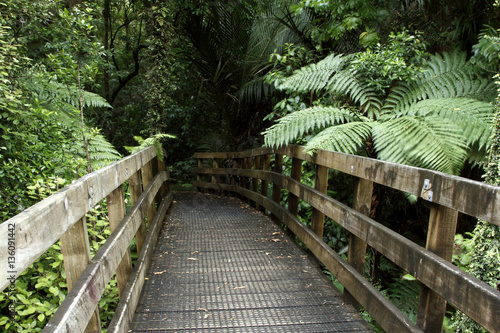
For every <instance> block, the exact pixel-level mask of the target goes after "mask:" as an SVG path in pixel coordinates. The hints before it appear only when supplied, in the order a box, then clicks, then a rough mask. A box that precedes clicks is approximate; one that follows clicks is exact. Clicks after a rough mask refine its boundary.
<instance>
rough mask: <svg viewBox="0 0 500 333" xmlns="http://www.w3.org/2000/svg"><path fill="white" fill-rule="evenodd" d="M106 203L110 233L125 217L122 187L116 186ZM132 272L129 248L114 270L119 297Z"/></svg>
mask: <svg viewBox="0 0 500 333" xmlns="http://www.w3.org/2000/svg"><path fill="white" fill-rule="evenodd" d="M106 199H107V202H108V216H109V228H110V230H111V233H113V231H114V230H115V229H116V228H117V227H118V225H119V224H120V223H121V221H122V220H123V218H124V217H125V200H124V197H123V185H120V186H118V188H116V189H115V190H114V191H113V192H111V193H110V194H109V195H108V196H107V197H106ZM131 271H132V259H131V256H130V247H129V248H128V250H127V252H126V253H125V254H124V256H123V258H122V260H121V262H120V264H119V265H118V268H117V269H116V279H117V282H118V294H119V295H120V296H121V295H122V293H123V290H124V289H125V285H126V284H127V280H128V278H129V276H130V273H131Z"/></svg>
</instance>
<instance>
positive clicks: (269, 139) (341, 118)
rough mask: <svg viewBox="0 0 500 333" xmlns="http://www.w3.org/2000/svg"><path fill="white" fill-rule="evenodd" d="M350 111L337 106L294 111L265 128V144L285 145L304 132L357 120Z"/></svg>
mask: <svg viewBox="0 0 500 333" xmlns="http://www.w3.org/2000/svg"><path fill="white" fill-rule="evenodd" d="M358 119H359V117H357V116H355V115H354V114H353V112H352V111H350V110H348V109H345V108H338V107H312V108H309V109H305V110H301V111H296V112H294V113H291V114H289V115H287V116H286V117H283V118H281V119H279V120H278V123H277V124H275V125H273V126H272V127H270V128H269V129H267V130H266V131H265V132H264V133H263V134H264V135H265V144H266V145H267V146H282V145H287V144H290V143H292V142H294V140H296V139H297V138H299V137H300V136H302V135H303V134H305V133H308V132H310V131H313V130H318V129H322V128H325V127H327V126H332V125H336V124H342V123H344V122H347V121H355V120H358Z"/></svg>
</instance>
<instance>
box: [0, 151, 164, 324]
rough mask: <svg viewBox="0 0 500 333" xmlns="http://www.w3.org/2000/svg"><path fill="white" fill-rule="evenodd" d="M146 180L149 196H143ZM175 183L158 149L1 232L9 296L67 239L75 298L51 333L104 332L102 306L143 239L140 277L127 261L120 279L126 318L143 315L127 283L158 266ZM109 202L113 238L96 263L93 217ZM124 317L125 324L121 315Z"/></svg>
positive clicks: (89, 180) (90, 179)
mask: <svg viewBox="0 0 500 333" xmlns="http://www.w3.org/2000/svg"><path fill="white" fill-rule="evenodd" d="M152 163H154V164H153V167H152ZM156 164H158V166H157V167H156ZM151 170H156V174H155V175H153V173H152V171H151ZM144 172H146V173H147V174H148V176H147V177H149V179H150V178H151V177H152V176H154V178H153V179H152V180H151V182H150V181H149V179H146V177H144V176H142V177H141V173H144ZM141 178H142V183H143V186H144V191H143V192H142V189H140V183H141ZM169 179H170V177H169V175H168V172H167V171H165V166H164V165H163V162H162V161H159V159H158V158H157V157H156V152H155V149H154V147H149V148H146V149H143V150H141V151H140V152H137V153H135V154H133V155H130V156H128V157H125V158H123V159H122V160H120V161H117V162H115V163H113V164H110V165H108V166H106V167H104V168H102V169H100V170H97V171H95V172H93V173H91V174H88V175H86V176H84V177H83V178H81V179H79V180H77V181H75V182H74V183H72V184H71V185H69V186H67V187H65V188H64V189H62V190H60V191H59V192H57V193H55V194H53V195H52V196H50V197H48V198H46V199H45V200H42V201H41V202H39V203H37V204H35V205H34V206H32V207H30V208H28V209H27V210H25V211H23V212H22V213H20V214H18V215H16V216H14V217H13V218H11V219H9V220H7V221H5V222H4V223H2V224H0V239H2V240H4V241H2V242H0V250H1V251H2V252H0V253H2V254H1V255H0V258H2V260H0V269H1V271H0V272H1V273H0V285H1V287H2V289H5V288H6V287H7V286H8V285H9V284H10V285H11V284H12V283H13V281H14V280H15V278H17V277H18V276H19V275H20V274H22V273H23V272H24V271H25V270H26V269H27V268H28V267H29V266H30V265H31V264H32V263H33V262H35V261H36V260H37V259H38V258H39V257H40V256H41V255H42V254H43V253H44V252H45V251H46V250H47V249H48V248H49V247H50V246H52V245H53V244H54V243H56V242H57V241H58V240H59V239H61V248H62V252H63V261H64V265H65V270H66V278H67V282H68V290H69V292H68V295H67V297H66V298H65V300H64V301H63V303H62V304H61V306H60V307H59V309H58V310H57V311H56V313H55V314H54V316H53V317H52V318H51V320H50V321H49V323H48V324H47V325H46V327H45V328H44V330H43V332H83V331H86V332H96V331H98V332H100V323H99V313H98V311H97V310H96V309H97V305H98V303H99V300H100V298H101V296H102V293H103V292H104V289H105V287H106V285H107V284H108V282H109V280H110V279H111V278H112V277H113V275H114V274H115V271H116V270H117V267H118V264H119V263H120V262H122V259H123V258H127V255H126V254H127V253H129V251H130V243H131V241H132V239H133V238H134V237H136V238H137V240H138V243H141V246H142V251H140V254H139V259H138V260H137V261H136V265H135V267H134V268H133V269H132V267H131V262H130V260H129V259H127V260H123V262H122V266H123V267H122V268H123V269H122V270H121V271H116V274H117V277H118V279H119V283H120V294H121V296H120V305H119V307H120V308H121V310H120V311H127V312H130V311H132V312H133V311H135V306H136V305H137V303H135V304H134V303H133V302H129V298H130V297H129V296H130V293H131V291H130V287H129V284H128V283H127V281H128V280H129V276H136V275H137V272H139V274H143V270H144V269H145V267H147V266H145V265H144V262H148V260H149V259H150V256H151V251H150V249H151V247H152V246H154V244H155V242H156V239H157V232H156V231H157V230H159V225H160V223H161V221H162V219H163V218H164V216H165V214H166V211H167V209H168V207H169V205H170V203H171V202H172V195H171V193H170V192H169V191H167V189H168V186H166V185H165V184H166V183H168V182H169ZM127 180H130V182H131V192H133V193H131V197H132V200H133V201H134V202H133V203H132V204H133V205H132V207H131V208H130V210H129V212H128V213H126V212H125V205H124V202H123V200H124V197H123V191H122V187H123V183H125V182H126V181H127ZM138 187H139V188H138ZM141 192H142V193H141ZM103 199H106V200H107V201H108V208H109V209H110V212H109V216H110V222H112V224H113V225H110V226H111V229H112V234H111V236H110V237H109V238H108V239H107V240H106V242H105V244H104V245H102V247H101V248H100V249H99V251H98V252H97V253H96V254H95V256H94V257H93V258H92V260H91V259H90V251H89V238H88V234H87V229H86V222H85V214H86V213H88V212H89V211H90V210H91V209H92V207H95V206H96V205H97V204H98V203H99V202H100V201H101V200H103ZM159 199H160V201H161V202H159V201H158V200H159ZM155 204H158V212H156V214H154V212H155V211H154V210H153V211H152V210H151V207H153V209H154V206H155ZM151 212H153V213H152V214H153V215H151ZM125 213H126V215H125ZM146 215H148V221H149V229H150V233H149V234H148V235H147V236H146V234H144V232H143V231H145V217H146ZM111 219H112V221H111ZM154 223H156V225H154ZM110 224H111V223H110ZM113 230H114V231H113ZM138 230H139V232H138ZM151 231H153V234H152V233H151ZM155 235H156V237H155ZM8 238H14V239H15V242H14V244H15V254H16V256H15V259H16V260H15V265H14V266H11V267H9V266H8V264H9V262H8V259H7V253H8V251H7V250H8V244H9V243H8V242H7V239H8ZM128 258H129V257H128ZM141 260H142V261H141ZM133 287H134V288H135V290H133V291H132V293H136V294H140V288H142V284H140V283H139V284H137V283H136V284H133ZM117 316H118V317H122V315H121V313H118V314H117ZM126 325H128V323H127V324H126Z"/></svg>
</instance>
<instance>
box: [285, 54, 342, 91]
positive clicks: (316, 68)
mask: <svg viewBox="0 0 500 333" xmlns="http://www.w3.org/2000/svg"><path fill="white" fill-rule="evenodd" d="M347 59H349V58H348V57H343V56H342V55H336V54H332V55H330V56H328V57H326V58H325V59H323V60H321V61H319V62H318V63H315V64H311V65H308V66H304V67H302V68H300V69H298V70H296V71H295V73H294V74H293V75H292V76H290V77H288V78H286V79H285V80H284V81H283V82H282V84H281V85H280V87H279V89H281V90H293V91H299V92H309V91H311V90H314V91H318V90H321V89H323V88H325V87H326V86H327V84H328V82H329V80H330V78H331V77H332V75H333V74H334V73H336V72H338V71H339V70H342V69H343V68H344V67H345V65H346V63H347Z"/></svg>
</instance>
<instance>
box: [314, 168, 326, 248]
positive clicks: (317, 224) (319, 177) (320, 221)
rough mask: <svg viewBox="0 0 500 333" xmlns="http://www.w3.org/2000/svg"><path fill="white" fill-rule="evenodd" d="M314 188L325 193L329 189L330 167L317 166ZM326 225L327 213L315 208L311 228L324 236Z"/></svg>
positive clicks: (320, 235)
mask: <svg viewBox="0 0 500 333" xmlns="http://www.w3.org/2000/svg"><path fill="white" fill-rule="evenodd" d="M314 188H315V189H316V190H318V191H320V192H321V193H323V194H326V192H327V190H328V168H327V167H325V166H322V165H317V166H316V179H315V181H314ZM324 227H325V214H323V213H321V212H320V211H319V210H317V209H313V212H312V217H311V229H312V231H314V233H315V234H316V235H318V236H319V237H321V238H323V229H324Z"/></svg>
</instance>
